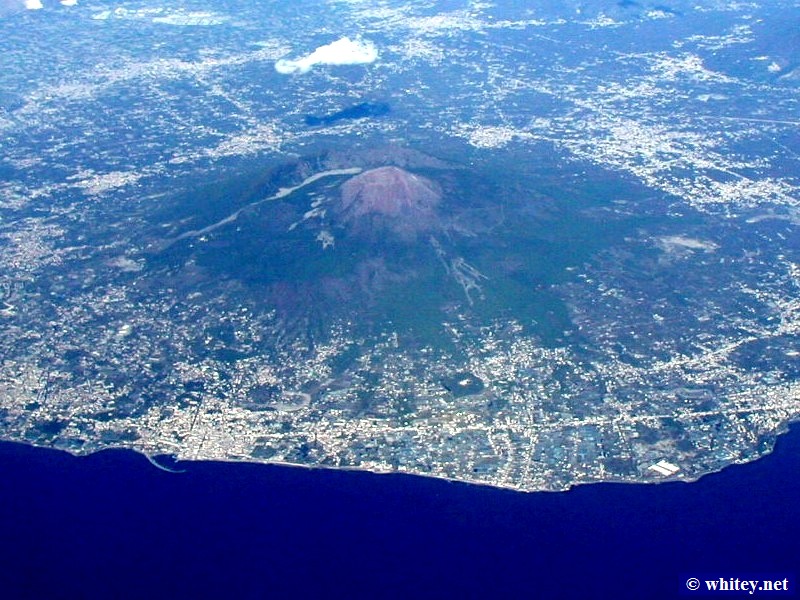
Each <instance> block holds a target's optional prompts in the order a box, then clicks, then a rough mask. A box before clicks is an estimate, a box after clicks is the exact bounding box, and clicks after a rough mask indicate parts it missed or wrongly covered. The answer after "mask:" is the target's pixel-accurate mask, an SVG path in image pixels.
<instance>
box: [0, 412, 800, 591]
mask: <svg viewBox="0 0 800 600" xmlns="http://www.w3.org/2000/svg"><path fill="white" fill-rule="evenodd" d="M174 466H175V467H176V468H179V469H181V470H182V471H183V472H180V473H168V472H165V471H163V470H160V469H157V468H155V467H154V466H153V465H152V464H150V463H149V462H148V460H147V459H146V458H145V457H143V456H141V455H139V454H136V453H134V452H131V451H127V450H106V451H102V452H98V453H96V454H93V455H91V456H86V457H75V456H71V455H69V454H66V453H63V452H60V451H55V450H47V449H38V448H33V447H30V446H26V445H22V444H16V443H5V442H4V443H0V511H1V514H2V519H1V520H0V597H1V598H9V599H10V598H37V599H39V598H48V599H55V598H70V599H73V598H103V599H107V598H108V599H111V598H148V599H150V598H401V597H402V598H673V597H686V596H688V597H691V596H692V592H691V591H689V590H687V587H686V581H687V578H689V577H699V578H700V579H703V578H722V577H724V578H732V577H739V578H743V577H746V576H748V575H751V576H752V575H758V576H765V577H766V576H770V577H772V576H774V577H775V578H776V579H778V578H780V579H783V578H784V577H786V578H788V579H789V585H790V590H789V592H788V593H780V594H779V593H777V592H773V593H771V594H765V595H768V596H777V597H789V596H794V595H795V594H794V587H793V586H794V583H795V582H796V581H797V580H796V575H797V572H798V559H800V545H798V540H800V502H798V499H800V480H798V473H800V427H797V426H794V427H793V428H792V429H791V430H790V431H789V433H787V434H786V435H783V436H781V437H779V439H778V441H777V445H776V447H775V450H774V452H773V453H771V454H770V455H768V456H766V457H764V458H762V459H760V460H757V461H754V462H752V463H749V464H744V465H734V466H731V467H729V468H727V469H724V470H723V471H721V472H719V473H715V474H711V475H708V476H706V477H703V478H702V479H700V480H699V481H697V482H694V483H683V482H674V483H663V484H658V485H638V484H593V485H585V486H578V487H576V488H574V489H572V490H570V491H568V492H561V493H551V492H545V493H518V492H513V491H507V490H499V489H493V488H489V487H480V486H474V485H468V484H461V483H453V482H446V481H440V480H435V479H429V478H423V477H415V476H407V475H394V474H392V475H378V474H371V473H366V472H346V471H336V470H314V469H306V468H291V467H279V466H270V465H257V464H244V463H222V462H196V463H180V464H177V465H174ZM698 593H699V594H701V595H702V593H701V592H698ZM729 595H736V594H735V593H734V592H731V593H725V594H723V596H729ZM745 595H747V594H745Z"/></svg>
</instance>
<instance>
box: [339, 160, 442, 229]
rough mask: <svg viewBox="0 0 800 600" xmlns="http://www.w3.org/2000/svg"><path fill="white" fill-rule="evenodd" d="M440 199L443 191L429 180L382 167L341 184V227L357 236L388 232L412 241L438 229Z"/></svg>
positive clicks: (399, 170)
mask: <svg viewBox="0 0 800 600" xmlns="http://www.w3.org/2000/svg"><path fill="white" fill-rule="evenodd" d="M441 198H442V192H441V188H440V187H439V185H438V184H436V183H435V182H433V181H431V180H430V179H426V178H425V177H422V176H420V175H415V174H413V173H409V172H408V171H405V170H403V169H400V168H398V167H379V168H377V169H370V170H369V171H364V172H363V173H361V174H359V175H356V176H355V177H353V178H351V179H348V180H347V181H346V182H345V183H344V184H342V187H341V196H340V199H339V203H338V206H337V210H336V213H337V215H338V218H339V220H340V222H341V224H343V225H344V226H345V227H347V228H350V229H352V230H354V231H355V232H357V233H365V232H378V231H385V230H389V231H393V232H395V233H397V234H398V235H400V236H401V237H406V238H408V237H412V238H413V237H415V236H416V234H417V233H420V232H423V231H428V230H431V229H434V228H435V227H436V226H437V224H438V217H437V214H436V206H437V205H438V204H439V201H440V200H441Z"/></svg>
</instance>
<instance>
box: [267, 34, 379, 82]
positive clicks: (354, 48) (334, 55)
mask: <svg viewBox="0 0 800 600" xmlns="http://www.w3.org/2000/svg"><path fill="white" fill-rule="evenodd" d="M377 59H378V49H377V48H376V47H375V45H374V44H373V43H372V42H366V41H360V40H351V39H350V38H346V37H343V38H342V39H340V40H336V41H335V42H331V43H330V44H327V45H325V46H320V47H319V48H317V49H316V50H314V51H313V52H312V53H311V54H309V55H307V56H304V57H302V58H298V59H297V60H286V59H281V60H279V61H278V62H276V63H275V70H276V71H278V73H283V74H289V73H306V72H308V71H309V70H310V69H311V67H313V66H314V65H363V64H368V63H371V62H375V61H376V60H377Z"/></svg>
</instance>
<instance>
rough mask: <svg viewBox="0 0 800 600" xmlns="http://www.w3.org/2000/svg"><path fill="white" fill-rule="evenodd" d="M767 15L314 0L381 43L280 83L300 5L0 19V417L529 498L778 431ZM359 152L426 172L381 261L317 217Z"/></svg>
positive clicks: (795, 272) (702, 459)
mask: <svg viewBox="0 0 800 600" xmlns="http://www.w3.org/2000/svg"><path fill="white" fill-rule="evenodd" d="M566 4H568V3H565V5H566ZM793 9H794V10H795V11H796V7H794V6H793V5H792V3H791V2H787V3H775V4H774V5H770V6H768V7H764V8H759V7H756V6H751V5H749V4H748V5H738V4H736V5H734V4H730V3H720V4H717V3H706V4H703V3H701V4H700V5H698V6H695V7H680V10H678V9H676V10H674V11H664V10H656V9H653V8H643V9H641V10H638V9H637V10H636V11H632V10H625V9H622V8H617V9H614V12H613V14H611V13H609V12H603V10H605V9H603V10H599V9H598V10H597V11H594V12H592V11H591V10H589V9H586V11H585V12H584V13H582V14H581V15H580V16H576V14H575V13H574V12H573V13H570V14H564V15H561V14H550V13H546V12H545V11H544V10H543V9H542V11H540V13H536V12H524V13H519V14H517V13H515V14H500V13H498V12H497V11H495V10H494V9H492V8H491V7H486V6H482V5H477V4H476V5H471V6H470V7H469V8H465V9H463V10H458V11H452V12H446V13H440V12H437V11H436V9H435V8H434V7H433V6H429V5H428V4H426V3H424V2H420V3H403V6H402V7H400V8H388V7H383V8H373V7H365V6H364V5H361V4H357V5H352V6H351V5H344V4H341V5H337V6H336V7H335V8H331V17H330V20H325V19H326V17H324V16H320V17H319V18H320V19H321V20H322V21H321V22H320V23H314V24H313V25H314V26H315V27H314V30H315V31H318V32H320V34H321V35H322V34H326V35H327V34H330V35H334V34H335V32H336V31H338V28H339V27H341V26H346V27H347V28H349V30H354V31H363V32H364V34H365V35H368V36H369V37H370V38H372V40H373V41H374V42H375V43H376V44H377V45H378V47H379V49H380V52H381V59H380V60H379V61H378V62H377V63H375V64H374V65H369V66H360V67H358V68H355V67H353V68H350V67H348V68H345V69H341V68H330V69H318V70H315V71H313V72H311V73H308V74H305V75H303V76H298V77H293V78H284V77H283V76H281V75H279V74H277V73H275V71H274V68H273V64H274V61H275V60H278V59H279V58H281V57H283V56H286V55H290V54H297V53H298V52H299V49H298V48H296V44H297V43H299V42H297V41H296V31H298V30H301V29H302V28H303V27H307V26H309V24H308V23H307V22H306V21H303V20H302V18H301V17H299V16H298V15H295V14H288V13H287V14H286V15H285V17H286V18H285V19H276V20H274V22H270V23H264V20H263V19H261V18H259V15H258V14H256V13H255V12H254V13H253V14H249V13H247V11H245V10H244V9H243V11H242V12H241V13H237V14H222V13H216V12H213V11H209V12H186V11H183V10H179V9H174V10H172V9H170V8H158V9H152V10H142V9H137V8H133V7H120V8H117V9H114V10H109V11H97V10H95V9H92V8H90V7H70V8H69V9H67V8H66V7H65V8H63V9H58V10H59V11H60V10H63V11H67V10H71V11H73V12H71V13H68V14H69V15H70V16H69V18H67V17H66V16H65V15H66V14H67V13H60V12H58V13H57V12H54V11H51V12H49V13H48V11H35V14H34V11H30V12H28V13H24V14H21V15H19V14H18V15H14V16H11V17H7V18H6V19H4V20H0V33H1V34H2V35H0V40H2V41H0V50H3V56H4V59H3V60H4V63H5V66H7V68H4V69H2V70H0V72H2V75H0V81H1V82H2V84H3V85H2V86H1V87H0V89H3V90H4V91H3V92H2V94H0V101H2V102H1V103H0V133H2V137H3V140H4V141H3V158H2V162H0V169H2V174H3V176H2V178H0V179H2V182H0V217H2V221H1V223H2V224H0V240H2V244H0V435H2V437H3V438H4V439H11V440H20V441H26V442H28V443H32V444H38V445H44V446H51V447H57V448H62V449H65V450H68V451H70V452H74V453H89V452H94V451H97V450H99V449H102V448H107V447H127V448H133V449H135V450H138V451H141V452H143V453H146V454H148V455H150V456H153V455H159V454H170V455H173V456H175V457H176V458H178V459H181V460H206V459H214V460H246V461H256V462H274V463H285V464H296V465H304V466H315V467H328V468H354V469H366V470H371V471H379V472H404V473H412V474H419V475H425V476H433V477H441V478H447V479H455V480H461V481H471V482H476V483H481V484H486V485H492V486H498V487H505V488H511V489H517V490H524V491H535V490H562V489H566V488H569V487H570V486H573V485H577V484H582V483H590V482H598V481H629V482H655V481H664V480H684V481H692V480H694V479H696V478H698V477H700V476H702V475H704V474H705V473H709V472H713V471H716V470H719V469H722V468H724V467H725V466H727V465H730V464H733V463H740V462H746V461H750V460H754V459H756V458H757V457H759V456H762V455H764V454H765V453H768V452H769V451H770V450H771V448H772V445H773V443H774V440H775V438H776V436H777V435H779V434H780V433H781V432H782V431H783V430H784V429H785V428H786V426H787V424H788V423H790V422H792V421H795V420H797V419H798V416H800V389H798V385H800V383H799V382H800V379H798V376H799V375H800V362H799V361H800V355H798V351H797V347H798V345H797V342H798V336H800V300H798V298H800V254H798V251H797V248H798V247H800V246H798V243H797V242H798V234H799V233H798V223H800V217H798V212H797V211H798V199H800V189H799V188H798V186H800V178H799V177H798V169H797V166H798V162H797V161H798V157H800V148H798V147H797V144H796V136H795V135H794V134H795V132H796V128H797V125H798V123H800V120H799V119H798V118H797V93H796V92H797V72H796V68H793V67H792V64H793V63H792V62H791V57H790V56H788V55H787V54H785V52H783V50H782V46H781V44H778V43H776V42H775V39H777V38H773V37H771V36H772V35H775V36H777V37H779V36H780V35H781V30H780V27H779V25H780V24H781V23H784V22H786V23H789V24H791V23H792V22H796V17H793V14H794V12H793ZM554 10H555V9H554ZM306 18H307V17H306ZM47 19H52V20H47ZM792 19H794V21H792ZM59 27H62V28H63V27H67V28H68V29H69V31H70V34H71V35H69V36H67V37H66V38H64V43H63V44H62V45H60V46H59V47H58V48H53V50H52V53H49V54H46V55H45V54H43V53H40V52H36V51H35V49H36V48H37V44H41V43H42V40H46V39H49V38H50V37H51V36H52V35H53V32H54V31H55V30H56V29H57V28H59ZM197 28H204V29H203V30H204V31H205V33H206V34H208V35H209V36H211V38H208V37H204V36H197V37H192V35H186V34H187V32H189V33H191V32H192V31H197V30H198V29H197ZM771 28H776V30H775V31H774V32H773V31H772V29H771ZM664 32H668V35H667V34H666V33H664ZM62 37H63V36H62ZM88 40H91V43H88ZM142 40H158V41H159V42H160V43H159V44H152V43H150V41H148V42H147V43H145V42H143V41H142ZM204 40H210V41H204ZM84 64H94V65H95V68H93V69H92V70H86V69H84V68H83V67H82V66H81V65H84ZM32 73H33V74H36V75H35V77H34V76H31V74H32ZM6 90H8V91H6ZM412 91H413V93H410V92H412ZM366 97H368V98H372V99H380V100H381V102H383V101H385V102H386V104H387V105H388V104H390V105H391V106H392V111H391V112H390V113H387V114H381V115H380V118H379V119H370V118H364V119H354V120H350V119H339V120H334V121H332V122H330V123H326V124H322V125H321V126H319V127H315V128H313V129H309V128H308V127H306V126H305V124H304V122H303V118H304V115H307V114H330V115H335V114H336V111H339V110H341V108H342V107H343V106H345V107H346V106H358V104H359V101H361V99H363V98H366ZM380 165H391V166H393V167H396V168H399V169H404V170H407V171H409V172H412V173H417V174H419V175H420V176H424V177H426V178H428V179H431V180H433V181H436V182H437V185H441V187H442V190H443V193H442V204H441V206H440V207H439V208H437V210H440V211H441V215H439V217H440V218H441V221H439V223H440V225H438V226H437V228H435V229H433V235H432V239H429V238H428V237H427V236H420V239H418V240H414V243H415V244H417V245H416V246H411V245H410V244H411V241H409V240H404V241H402V243H401V244H400V245H401V247H403V248H407V251H406V255H404V258H407V259H408V262H406V263H400V262H399V261H398V262H397V263H393V262H392V259H391V254H390V253H389V251H388V250H386V249H385V248H383V247H381V246H376V247H375V248H376V249H372V250H370V249H369V248H367V249H366V250H364V255H363V256H362V255H357V253H355V254H353V253H351V254H347V252H348V250H353V249H354V248H355V246H354V245H353V244H351V245H350V246H348V244H347V236H346V231H344V230H342V229H341V228H340V229H337V225H336V223H335V222H333V223H332V222H330V221H329V220H326V219H327V217H326V214H327V213H326V211H330V210H331V208H332V207H333V206H334V204H333V201H334V199H335V198H337V197H340V195H339V194H340V189H341V186H342V185H343V184H344V183H345V182H346V181H347V179H348V178H350V177H352V176H355V175H357V174H358V173H360V172H362V171H365V170H368V169H372V168H376V167H378V166H380ZM259 236H260V237H259ZM380 241H381V243H383V242H385V240H380ZM389 241H391V240H389ZM280 244H284V245H285V247H284V246H281V245H280ZM259 252H264V253H266V254H259ZM281 252H283V254H281ZM269 253H272V254H269ZM370 253H372V254H370ZM267 255H269V256H278V255H280V256H285V257H287V261H288V260H289V257H292V260H295V261H296V262H294V263H291V264H292V265H298V267H297V271H296V273H303V274H304V275H303V276H302V277H301V276H299V275H298V276H296V277H295V276H293V274H292V273H289V272H288V271H287V272H284V271H280V272H278V271H275V272H273V271H270V270H269V269H268V266H269V261H263V262H260V261H259V260H258V259H259V257H261V258H263V257H264V256H267ZM381 261H382V262H381ZM359 265H362V266H363V265H368V266H369V268H368V269H366V268H362V269H361V271H359V270H358V269H359ZM403 265H405V266H403ZM296 273H295V274H296ZM359 274H360V275H359ZM328 275H330V277H329V278H328V279H325V277H328ZM359 277H361V278H360V279H359ZM323 282H324V284H325V285H323ZM364 282H366V283H364ZM362 285H363V286H366V287H356V286H362ZM281 286H283V287H281ZM320 290H323V291H320ZM358 290H360V291H363V290H367V291H368V292H369V293H368V294H356V293H355V291H358ZM323 292H324V293H323ZM326 294H327V295H326ZM336 294H339V295H338V296H337V295H336ZM280 299H283V300H284V301H282V302H279V301H278V300H280ZM342 299H347V300H348V301H343V300H342ZM459 381H472V383H471V384H469V385H467V384H465V389H464V390H463V391H464V393H462V390H459V389H457V388H454V383H455V384H457V383H458V382H459ZM659 465H660V466H659ZM665 465H666V466H665ZM673 467H674V469H673Z"/></svg>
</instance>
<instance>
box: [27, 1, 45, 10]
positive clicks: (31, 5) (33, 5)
mask: <svg viewBox="0 0 800 600" xmlns="http://www.w3.org/2000/svg"><path fill="white" fill-rule="evenodd" d="M25 8H27V9H28V10H39V9H40V8H44V5H43V4H42V0H25Z"/></svg>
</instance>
